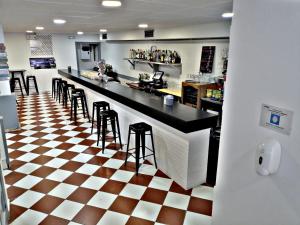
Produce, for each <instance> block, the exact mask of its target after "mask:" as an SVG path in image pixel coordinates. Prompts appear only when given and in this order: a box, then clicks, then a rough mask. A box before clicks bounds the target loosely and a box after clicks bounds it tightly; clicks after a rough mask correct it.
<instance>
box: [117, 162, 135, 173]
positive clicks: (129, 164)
mask: <svg viewBox="0 0 300 225" xmlns="http://www.w3.org/2000/svg"><path fill="white" fill-rule="evenodd" d="M120 170H126V171H131V172H135V163H133V162H127V164H126V165H125V163H124V164H123V165H122V166H121V167H120Z"/></svg>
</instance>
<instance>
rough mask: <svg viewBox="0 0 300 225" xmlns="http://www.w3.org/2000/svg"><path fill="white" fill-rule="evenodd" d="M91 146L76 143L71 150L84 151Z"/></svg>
mask: <svg viewBox="0 0 300 225" xmlns="http://www.w3.org/2000/svg"><path fill="white" fill-rule="evenodd" d="M88 147H89V146H86V145H74V146H73V147H72V148H70V149H69V151H72V152H79V153H81V152H83V151H85V150H86V149H87V148H88Z"/></svg>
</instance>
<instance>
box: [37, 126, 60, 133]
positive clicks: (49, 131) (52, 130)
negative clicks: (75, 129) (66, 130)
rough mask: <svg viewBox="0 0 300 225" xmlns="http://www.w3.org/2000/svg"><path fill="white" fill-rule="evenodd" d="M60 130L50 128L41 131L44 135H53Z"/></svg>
mask: <svg viewBox="0 0 300 225" xmlns="http://www.w3.org/2000/svg"><path fill="white" fill-rule="evenodd" d="M57 130H58V129H57V128H51V127H48V128H46V129H44V130H41V132H43V133H49V134H50V133H53V132H54V131H57Z"/></svg>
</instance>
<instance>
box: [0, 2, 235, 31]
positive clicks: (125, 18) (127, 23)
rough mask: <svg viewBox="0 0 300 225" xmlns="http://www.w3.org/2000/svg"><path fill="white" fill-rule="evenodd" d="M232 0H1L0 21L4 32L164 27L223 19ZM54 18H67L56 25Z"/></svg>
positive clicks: (230, 8) (230, 6)
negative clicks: (117, 0)
mask: <svg viewBox="0 0 300 225" xmlns="http://www.w3.org/2000/svg"><path fill="white" fill-rule="evenodd" d="M231 10H232V0H124V1H123V6H122V7H121V8H118V9H108V8H103V7H102V5H101V2H100V0H0V23H1V24H3V26H4V30H5V31H6V32H25V31H26V30H34V28H35V26H37V25H40V26H44V27H45V31H44V32H51V33H74V32H76V31H79V30H80V31H84V32H86V33H97V32H98V31H99V29H100V28H107V29H108V30H109V31H118V30H129V29H136V28H137V25H138V24H139V23H148V24H149V26H150V27H152V28H167V27H175V26H183V25H189V24H190V25H191V24H197V23H210V22H218V21H222V20H223V19H222V17H221V14H222V13H223V12H226V11H231ZM54 18H62V19H66V20H67V23H66V24H65V25H59V26H58V25H55V24H53V22H52V20H53V19H54Z"/></svg>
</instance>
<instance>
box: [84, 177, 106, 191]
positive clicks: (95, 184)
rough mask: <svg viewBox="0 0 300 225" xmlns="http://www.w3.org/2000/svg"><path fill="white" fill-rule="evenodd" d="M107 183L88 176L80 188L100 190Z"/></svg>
mask: <svg viewBox="0 0 300 225" xmlns="http://www.w3.org/2000/svg"><path fill="white" fill-rule="evenodd" d="M107 181H108V179H106V178H102V177H94V176H90V177H89V178H88V179H87V180H86V181H85V182H84V183H83V184H82V185H81V187H85V188H89V189H93V190H97V191H98V190H100V188H101V187H102V186H103V185H104V184H105V183H106V182H107Z"/></svg>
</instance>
